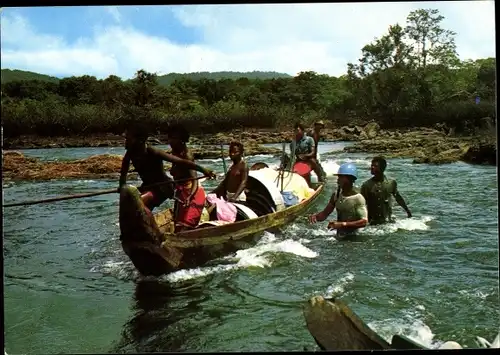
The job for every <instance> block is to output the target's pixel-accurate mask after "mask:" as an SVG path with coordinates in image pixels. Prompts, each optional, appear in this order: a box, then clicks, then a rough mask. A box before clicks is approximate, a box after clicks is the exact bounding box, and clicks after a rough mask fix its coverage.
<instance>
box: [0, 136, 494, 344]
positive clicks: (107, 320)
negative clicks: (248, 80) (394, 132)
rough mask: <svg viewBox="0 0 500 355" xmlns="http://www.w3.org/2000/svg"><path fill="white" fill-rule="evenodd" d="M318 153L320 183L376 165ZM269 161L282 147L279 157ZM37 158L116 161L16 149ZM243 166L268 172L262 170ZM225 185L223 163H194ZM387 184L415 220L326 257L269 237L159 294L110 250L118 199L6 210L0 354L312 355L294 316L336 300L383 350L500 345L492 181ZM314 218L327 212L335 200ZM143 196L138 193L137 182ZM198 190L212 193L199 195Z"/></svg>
mask: <svg viewBox="0 0 500 355" xmlns="http://www.w3.org/2000/svg"><path fill="white" fill-rule="evenodd" d="M344 145H345V144H342V143H325V144H321V145H320V153H321V157H322V161H323V162H324V166H325V170H326V171H327V172H330V173H331V169H332V167H333V165H334V164H341V163H342V162H346V161H354V162H355V163H356V164H357V165H358V169H359V175H360V180H358V181H359V182H362V181H364V180H365V179H367V178H369V177H370V176H369V165H370V159H371V157H370V156H368V155H366V154H347V153H344V152H342V151H341V150H342V148H343V146H344ZM275 146H277V147H280V145H279V144H278V145H275ZM24 153H25V154H27V155H29V156H36V157H40V158H42V159H50V160H54V159H60V160H62V159H75V158H84V157H87V156H90V155H93V154H103V153H112V154H122V153H123V149H121V148H88V149H87V148H80V149H57V150H56V149H49V150H26V151H24ZM248 160H249V161H250V163H254V162H256V161H264V162H267V163H269V164H276V163H277V159H276V158H273V157H269V156H257V157H249V159H248ZM200 163H201V164H202V165H206V166H209V167H211V168H213V169H215V170H216V171H217V172H219V173H220V172H222V171H223V168H222V163H221V160H220V159H218V160H205V161H200ZM387 173H388V175H389V176H390V177H394V178H396V179H397V181H398V186H399V189H400V191H401V193H402V195H403V196H404V198H405V199H406V200H407V201H408V204H409V207H410V208H411V210H412V211H413V214H414V217H413V218H412V219H407V218H405V213H404V211H402V209H401V208H399V207H398V206H395V207H394V213H395V215H396V216H397V217H398V221H397V222H396V223H395V224H393V225H387V226H383V227H376V228H375V227H367V228H365V229H364V230H363V231H362V233H361V236H360V237H359V238H358V239H356V240H355V241H346V242H337V241H336V240H335V238H334V236H333V235H332V234H330V233H328V232H327V231H326V230H325V227H326V222H324V223H321V224H319V225H315V226H310V225H308V224H307V223H306V221H305V218H302V219H299V220H297V221H296V222H295V223H293V224H291V225H288V226H286V227H285V228H284V229H283V230H282V232H280V233H276V234H271V233H267V232H266V233H264V235H263V238H262V239H261V241H260V242H259V244H257V245H256V246H255V247H253V248H251V249H247V250H243V251H239V252H238V253H236V254H235V255H232V256H230V257H227V258H223V259H221V260H217V261H214V262H213V263H211V264H210V265H207V266H204V267H201V268H197V269H193V270H183V271H178V272H175V273H172V274H170V275H166V276H164V277H161V278H159V279H155V278H143V277H140V276H139V275H138V274H137V272H136V271H135V270H134V268H133V267H132V264H131V263H130V262H129V261H128V260H127V258H126V256H125V254H124V253H123V252H122V250H121V248H120V244H119V240H118V236H119V227H118V196H117V195H104V196H98V197H93V198H87V199H76V200H68V201H62V202H58V203H50V204H40V205H33V206H25V207H13V208H7V209H5V210H4V211H3V212H4V224H3V228H4V260H5V262H4V270H5V277H4V302H5V341H6V351H7V353H9V354H10V353H12V354H16V353H61V352H64V353H76V352H78V353H89V352H90V353H102V352H119V353H125V352H146V351H147V352H149V351H200V352H209V351H280V350H290V351H293V350H298V351H301V350H304V349H305V350H316V349H317V346H316V344H315V342H314V340H313V338H312V337H311V336H310V334H309V333H308V331H307V329H306V326H305V322H304V319H303V316H302V306H303V304H304V302H305V301H306V300H307V299H308V298H310V297H312V296H314V295H325V296H335V297H339V298H341V299H343V300H344V301H345V302H347V304H349V305H350V306H351V308H352V309H353V310H354V311H355V312H356V313H357V314H358V315H359V316H360V317H361V318H362V319H363V320H364V321H365V322H367V323H368V324H369V326H370V327H372V328H373V329H374V330H375V331H377V332H379V334H381V335H382V336H383V337H385V338H386V339H388V340H389V339H390V337H391V336H392V334H395V333H400V334H404V335H407V336H410V337H411V338H413V339H415V340H417V341H419V342H421V343H423V344H425V345H427V346H431V347H436V346H438V345H439V344H440V343H442V342H443V341H447V340H455V341H457V342H459V343H460V344H462V345H463V346H467V347H476V343H475V340H474V339H475V336H481V337H484V338H486V339H488V340H490V341H491V340H492V339H493V338H494V337H495V336H496V334H497V333H498V330H499V326H500V324H499V318H500V310H499V307H500V306H499V291H498V284H499V280H498V252H499V250H498V201H497V177H496V168H495V167H490V166H471V165H467V164H465V163H455V164H449V165H443V166H430V165H414V164H412V163H411V160H407V159H391V160H389V164H388V171H387ZM333 179H334V177H331V178H330V183H329V185H328V187H327V189H326V190H327V191H326V192H325V193H324V194H323V196H322V197H321V198H320V201H319V202H318V203H317V205H316V206H315V207H314V208H313V210H320V209H322V208H323V206H324V205H325V203H326V202H327V200H328V199H329V196H330V194H331V193H332V190H333V186H332V180H333ZM134 183H136V184H138V183H139V182H134ZM3 184H4V185H3V187H4V189H3V191H4V202H5V203H9V202H13V201H14V200H15V201H22V200H32V199H42V198H48V197H54V196H57V195H65V194H73V193H84V192H91V191H94V190H99V189H108V188H112V187H115V186H117V181H106V180H100V181H96V180H70V181H63V180H59V181H50V182H16V183H12V182H3ZM204 185H205V186H206V187H208V188H210V187H211V186H214V182H205V183H204Z"/></svg>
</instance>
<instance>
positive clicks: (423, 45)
mask: <svg viewBox="0 0 500 355" xmlns="http://www.w3.org/2000/svg"><path fill="white" fill-rule="evenodd" d="M443 20H444V16H442V15H439V11H438V10H437V9H418V10H416V11H412V12H411V13H410V14H409V15H408V17H407V19H406V22H407V26H406V28H405V31H406V33H407V34H408V36H409V38H410V39H411V40H413V43H412V44H413V46H414V57H415V59H416V64H417V66H419V67H420V66H421V67H423V68H426V66H427V64H429V63H432V64H443V65H446V66H452V65H456V64H457V62H458V56H457V52H456V45H455V39H454V36H455V35H456V33H455V32H453V31H450V30H445V29H443V28H442V27H441V25H440V24H441V22H442V21H443Z"/></svg>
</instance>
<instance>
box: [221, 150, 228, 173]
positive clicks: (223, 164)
mask: <svg viewBox="0 0 500 355" xmlns="http://www.w3.org/2000/svg"><path fill="white" fill-rule="evenodd" d="M220 157H221V159H222V167H223V168H224V176H225V175H226V174H227V167H226V159H224V145H223V144H222V143H221V145H220Z"/></svg>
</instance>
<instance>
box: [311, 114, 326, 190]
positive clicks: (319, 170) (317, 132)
mask: <svg viewBox="0 0 500 355" xmlns="http://www.w3.org/2000/svg"><path fill="white" fill-rule="evenodd" d="M323 128H325V123H324V122H323V121H321V120H320V121H317V122H314V128H313V131H312V132H311V137H312V138H313V139H314V153H315V154H314V160H315V161H316V168H315V169H314V172H315V173H316V175H317V176H318V181H324V180H325V171H324V170H323V167H322V166H321V164H320V163H319V160H318V144H319V140H320V139H321V130H322V129H323ZM320 178H321V180H319V179H320Z"/></svg>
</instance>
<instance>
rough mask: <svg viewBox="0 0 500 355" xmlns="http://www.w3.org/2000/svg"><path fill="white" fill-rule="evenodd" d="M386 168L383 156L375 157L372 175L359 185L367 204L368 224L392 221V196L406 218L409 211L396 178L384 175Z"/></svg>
mask: <svg viewBox="0 0 500 355" xmlns="http://www.w3.org/2000/svg"><path fill="white" fill-rule="evenodd" d="M386 168H387V161H386V160H385V159H384V158H383V157H380V156H378V157H375V158H373V160H372V164H371V174H372V175H373V177H372V178H371V179H369V180H367V181H365V182H364V183H363V185H361V194H363V196H364V198H365V200H366V204H367V206H368V220H369V222H370V224H383V223H387V222H392V221H393V220H392V197H393V196H394V197H395V199H396V202H397V203H398V204H399V205H400V206H401V207H402V208H403V209H404V210H405V211H406V214H407V215H408V218H411V216H412V215H411V212H410V209H409V208H408V206H406V203H405V201H404V199H403V197H401V195H400V194H399V191H398V186H397V183H396V180H393V179H388V178H387V177H386V176H385V175H384V171H385V169H386Z"/></svg>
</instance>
